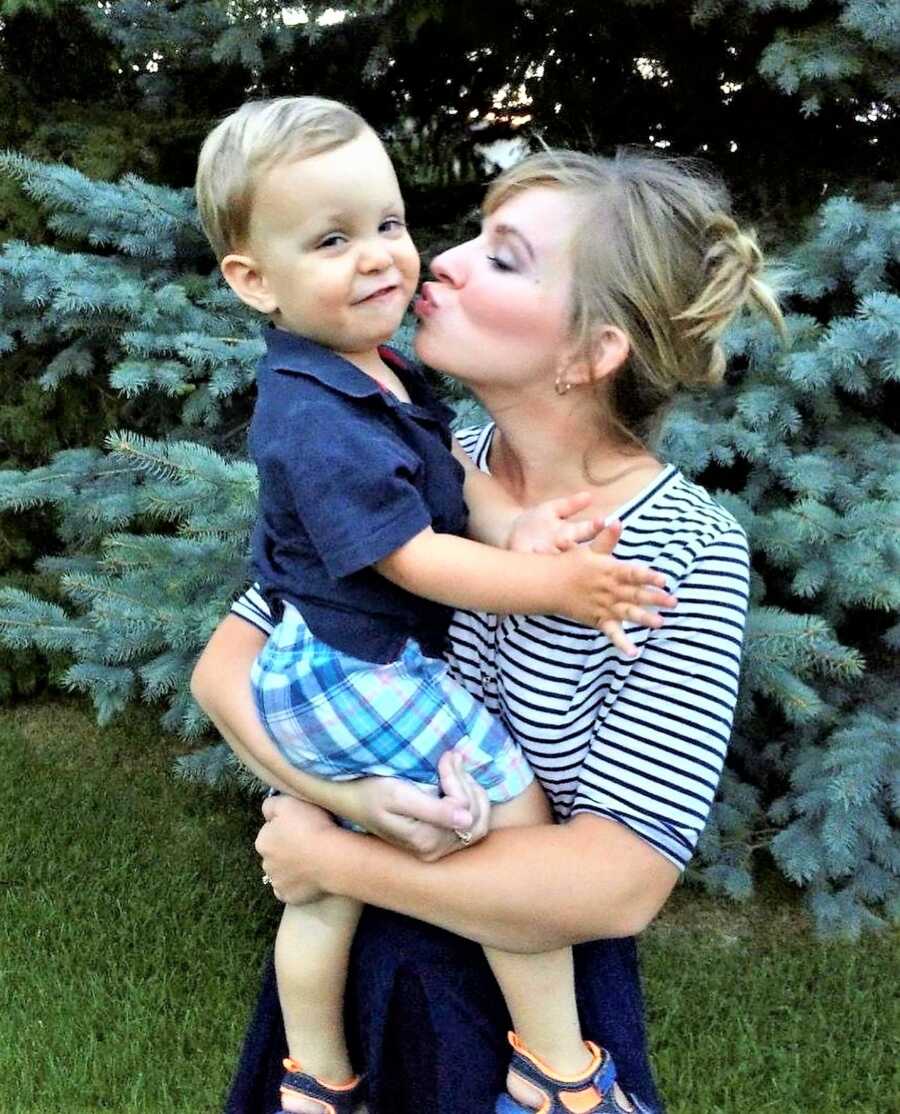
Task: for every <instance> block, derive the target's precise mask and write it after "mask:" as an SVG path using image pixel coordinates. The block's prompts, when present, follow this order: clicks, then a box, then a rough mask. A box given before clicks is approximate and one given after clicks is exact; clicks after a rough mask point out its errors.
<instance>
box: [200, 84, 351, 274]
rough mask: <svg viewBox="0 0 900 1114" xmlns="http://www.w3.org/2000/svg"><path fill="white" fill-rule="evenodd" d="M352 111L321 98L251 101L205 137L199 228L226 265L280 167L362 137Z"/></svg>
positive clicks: (202, 152) (201, 151)
mask: <svg viewBox="0 0 900 1114" xmlns="http://www.w3.org/2000/svg"><path fill="white" fill-rule="evenodd" d="M368 126H369V125H368V124H367V123H366V122H365V120H364V119H363V118H362V116H360V115H359V114H358V113H357V112H354V111H353V109H352V108H348V107H347V106H346V105H345V104H341V103H340V102H339V101H329V100H325V99H324V98H322V97H278V98H277V99H275V100H267V101H248V102H247V104H244V105H241V107H240V108H239V109H238V110H237V111H236V112H232V114H231V115H230V116H226V118H225V119H224V120H223V121H222V122H221V123H220V124H219V125H218V126H217V127H215V128H213V130H212V131H211V132H210V133H209V135H208V136H207V137H206V139H205V141H204V143H203V146H202V147H201V148H200V157H199V159H198V162H197V182H196V191H197V206H198V208H199V210H200V223H201V224H202V225H203V230H204V232H205V233H206V235H207V238H208V239H209V242H210V244H211V245H212V249H213V251H214V252H215V253H216V258H217V259H219V260H221V259H222V258H223V256H226V255H228V253H229V252H231V251H234V250H236V249H238V248H240V247H241V246H242V245H243V244H244V243H245V241H246V238H247V232H248V230H249V227H250V214H251V212H252V210H253V195H254V191H255V189H256V186H257V184H258V183H259V180H260V177H261V176H262V174H263V173H264V172H265V171H266V170H268V169H270V168H271V167H272V166H274V165H275V164H276V163H279V162H284V161H285V160H292V159H298V158H305V157H307V156H309V155H318V154H321V153H322V152H324V151H329V150H331V149H332V148H333V147H340V146H341V145H342V144H344V143H349V142H350V140H352V139H356V137H357V136H358V135H360V134H362V132H363V131H365V130H366V129H367V128H368Z"/></svg>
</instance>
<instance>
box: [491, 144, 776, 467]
mask: <svg viewBox="0 0 900 1114" xmlns="http://www.w3.org/2000/svg"><path fill="white" fill-rule="evenodd" d="M539 186H549V187H551V188H557V189H562V190H565V191H566V192H568V193H570V194H571V195H572V196H573V197H574V198H575V200H576V203H577V213H578V216H577V218H576V227H575V229H574V236H573V241H572V252H573V260H574V265H573V283H572V303H571V330H572V336H573V337H574V338H575V340H576V341H577V343H578V345H579V349H580V351H581V352H582V353H583V354H584V355H585V356H589V355H590V353H591V348H592V343H593V336H594V333H595V330H596V329H597V327H598V326H601V325H604V324H608V325H614V326H616V327H618V328H620V329H622V331H623V332H624V333H625V334H626V335H627V336H628V339H629V341H630V343H631V353H630V356H629V358H628V360H627V361H626V363H625V365H624V366H623V367H622V368H621V369H619V371H618V372H617V373H616V375H615V376H614V377H613V380H612V382H611V384H609V385H608V394H607V397H606V400H605V404H606V414H605V415H604V416H605V419H606V421H607V424H608V426H609V429H610V432H612V433H614V434H617V435H618V436H619V437H621V438H622V439H624V440H625V441H626V442H630V443H632V444H639V445H643V444H645V443H646V441H647V439H648V438H649V437H651V436H652V434H653V433H655V432H656V428H657V426H658V422H659V418H660V417H661V415H662V412H663V409H664V405H665V403H666V402H667V401H668V400H669V399H670V398H671V396H672V395H673V394H674V392H675V390H676V389H677V388H678V387H679V386H694V387H695V386H702V385H709V384H714V383H717V382H719V381H720V380H721V378H722V375H723V373H724V370H725V358H724V354H723V352H722V348H721V345H720V344H719V338H720V337H721V335H722V333H723V332H724V330H725V329H726V327H727V326H728V324H729V322H730V321H731V319H732V318H733V317H734V315H735V313H737V312H738V310H739V309H740V308H741V307H742V306H743V305H745V304H747V303H751V304H754V305H755V306H756V307H757V308H759V309H761V310H762V311H763V312H764V313H765V314H766V315H767V316H768V317H769V319H770V320H771V321H772V322H773V324H774V325H775V327H776V328H777V329H778V330H779V332H781V333H782V335H783V333H784V323H783V321H782V317H781V312H780V310H779V308H778V304H777V302H776V300H775V297H774V295H773V293H772V291H771V290H770V289H769V287H768V286H767V285H766V284H765V283H764V282H763V281H762V280H761V279H760V277H759V272H760V270H761V268H762V253H761V251H760V249H759V246H758V245H757V243H756V239H755V237H754V235H753V233H752V232H743V231H741V229H740V228H738V226H737V224H736V223H735V221H734V220H733V219H732V217H731V216H730V215H729V213H728V195H727V192H726V190H725V187H724V185H723V184H722V183H721V182H720V181H717V180H716V179H715V178H713V177H712V176H711V175H710V174H709V173H708V172H705V171H703V170H702V169H701V168H700V167H699V165H698V164H696V163H693V162H690V161H688V160H678V159H672V158H665V157H662V156H656V155H650V154H646V153H644V152H637V151H628V150H621V151H619V152H618V153H617V154H616V156H615V157H614V158H604V157H602V156H598V155H588V154H583V153H580V152H577V151H567V150H547V151H542V152H540V153H538V154H535V155H531V156H529V157H527V158H526V159H524V160H523V161H522V162H520V163H518V164H517V165H516V166H513V167H511V168H510V169H509V170H507V171H505V172H504V173H503V174H501V175H500V176H499V177H498V178H497V179H496V180H495V181H494V182H493V183H492V184H491V186H490V188H489V190H488V192H487V196H486V197H485V202H484V211H485V212H486V213H488V214H490V213H492V212H494V210H496V209H497V208H498V207H499V206H500V205H502V204H503V202H504V201H506V200H507V199H508V198H510V197H512V196H514V195H516V194H519V193H521V192H522V191H523V190H527V189H531V188H533V187H539ZM605 389H606V388H605Z"/></svg>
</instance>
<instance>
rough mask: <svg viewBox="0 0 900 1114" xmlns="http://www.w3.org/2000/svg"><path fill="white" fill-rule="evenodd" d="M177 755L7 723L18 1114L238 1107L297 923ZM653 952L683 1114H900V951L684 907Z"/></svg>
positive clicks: (7, 1096) (148, 722) (87, 722)
mask: <svg viewBox="0 0 900 1114" xmlns="http://www.w3.org/2000/svg"><path fill="white" fill-rule="evenodd" d="M171 755H172V741H171V740H170V739H161V738H160V737H159V735H158V732H157V729H156V725H155V721H154V719H153V718H152V717H151V716H148V715H141V714H134V715H132V716H130V717H129V718H128V719H127V720H126V721H123V722H120V723H118V724H117V725H115V726H114V727H112V728H107V729H105V730H103V731H101V730H99V729H97V728H96V727H95V726H94V725H93V723H92V721H91V719H90V716H89V714H88V713H87V712H86V711H85V709H84V707H83V706H82V705H81V704H79V703H77V702H75V701H67V700H56V701H53V702H49V701H48V702H46V703H42V704H37V705H32V706H30V707H27V708H21V709H19V710H17V711H4V712H0V815H2V817H3V823H2V844H0V1114H47V1112H49V1111H59V1112H60V1114H87V1112H89V1111H114V1112H116V1114H188V1112H190V1114H218V1111H219V1110H220V1109H221V1099H222V1094H223V1091H224V1088H225V1086H226V1084H227V1081H228V1078H229V1075H230V1072H231V1068H232V1066H233V1063H234V1058H235V1056H236V1053H237V1049H238V1046H239V1043H240V1039H241V1034H242V1031H243V1027H244V1024H245V1021H246V1017H247V1011H248V1010H249V1008H250V1004H251V1002H252V1000H253V997H254V992H255V988H256V983H257V976H258V970H259V964H260V962H261V958H262V955H263V953H264V950H265V948H266V946H267V943H268V940H269V939H270V936H271V934H272V931H273V929H274V925H275V919H276V910H275V908H274V906H273V904H272V902H271V897H270V895H269V894H268V892H267V891H265V890H264V889H263V888H262V887H261V886H260V884H259V868H258V865H257V862H256V858H255V856H254V854H253V851H252V836H253V831H254V828H255V816H256V812H255V809H253V808H251V807H250V806H248V805H247V804H246V803H245V802H242V801H241V800H239V799H238V798H222V797H220V796H214V795H212V794H209V793H205V792H202V791H200V790H198V789H197V788H195V787H193V786H186V785H184V784H182V783H179V782H178V781H176V780H175V779H173V778H172V776H171V774H170V772H169V770H170V761H171ZM642 954H643V960H644V971H645V980H646V992H647V998H648V1013H649V1019H650V1026H651V1039H652V1045H653V1052H654V1059H655V1063H656V1065H657V1070H658V1074H659V1078H660V1082H661V1084H662V1088H663V1091H664V1093H665V1095H666V1097H667V1099H668V1102H669V1107H670V1114H688V1112H690V1114H745V1112H746V1114H750V1112H753V1114H763V1112H765V1111H773V1112H774V1111H779V1112H782V1111H791V1112H797V1114H805V1112H807V1111H808V1112H809V1114H848V1112H859V1114H863V1112H865V1114H876V1112H878V1114H900V995H898V993H897V973H898V970H900V962H898V961H900V946H898V939H897V937H896V936H893V937H884V938H879V939H867V940H865V941H863V942H862V943H861V944H858V945H838V944H828V945H826V944H822V943H820V942H817V941H815V940H813V939H812V938H811V937H810V935H809V931H808V929H807V928H806V926H805V923H804V921H803V918H802V915H801V914H800V913H799V911H798V907H797V903H796V899H794V898H793V897H792V895H789V894H786V893H785V892H783V891H781V890H779V889H778V888H777V887H770V892H769V893H768V894H767V895H766V896H765V898H764V899H763V900H762V901H760V902H759V903H756V904H754V905H753V906H752V907H748V909H745V910H735V909H733V908H732V907H730V906H726V905H723V904H719V903H716V902H713V901H711V900H709V899H707V898H704V897H701V896H700V895H698V894H696V893H695V892H692V891H684V892H679V893H678V894H677V895H676V896H675V898H674V899H673V901H672V902H671V903H670V907H669V908H668V909H667V911H666V914H665V915H664V917H663V918H662V919H661V920H660V922H659V923H658V924H657V925H656V926H655V927H654V928H653V929H652V930H651V931H650V932H648V933H647V935H646V937H645V939H644V942H643V948H642Z"/></svg>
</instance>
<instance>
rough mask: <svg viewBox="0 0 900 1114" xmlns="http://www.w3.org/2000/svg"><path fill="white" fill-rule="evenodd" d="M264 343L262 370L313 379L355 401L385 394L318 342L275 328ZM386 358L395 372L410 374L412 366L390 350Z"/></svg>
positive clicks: (268, 330)
mask: <svg viewBox="0 0 900 1114" xmlns="http://www.w3.org/2000/svg"><path fill="white" fill-rule="evenodd" d="M263 340H265V342H266V353H265V355H264V356H263V358H262V364H261V366H262V367H264V368H266V369H267V370H269V371H288V372H293V373H295V374H297V375H309V376H311V377H312V378H313V379H316V380H318V381H319V382H320V383H322V384H324V385H325V386H326V387H331V388H332V389H333V390H335V391H340V392H341V394H345V395H350V396H351V397H353V398H365V397H367V396H368V395H380V394H381V393H382V391H381V387H380V386H379V385H378V384H377V383H376V382H375V380H374V379H373V378H372V377H371V376H370V375H366V373H365V372H364V371H360V370H359V368H358V367H356V366H354V365H353V364H351V363H350V361H349V360H347V359H345V358H344V357H343V356H339V355H338V354H337V352H332V351H331V349H330V348H323V346H322V345H321V344H316V342H315V341H314V340H309V339H307V338H306V337H301V336H297V335H296V334H294V333H289V332H288V331H287V330H286V329H279V328H277V327H276V326H275V325H268V326H266V328H265V329H264V330H263ZM382 355H384V356H386V357H387V362H389V363H390V364H391V365H392V366H393V367H394V368H395V369H398V370H401V371H408V370H410V365H409V364H408V363H407V362H406V361H405V360H403V359H402V357H400V356H399V355H398V354H397V353H396V352H393V351H391V350H389V349H388V350H382Z"/></svg>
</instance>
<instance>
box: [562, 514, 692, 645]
mask: <svg viewBox="0 0 900 1114" xmlns="http://www.w3.org/2000/svg"><path fill="white" fill-rule="evenodd" d="M621 532H622V524H621V523H620V522H613V523H610V524H609V525H608V526H606V527H605V528H604V529H603V530H601V532H600V533H599V534H598V535H597V537H596V538H595V540H594V541H593V542H592V543H591V545H590V546H580V547H577V548H575V549H572V550H571V551H570V552H568V553H564V554H563V555H562V556H561V557H560V559H559V565H560V573H561V575H562V579H561V585H560V587H561V603H562V606H561V607H560V608H559V613H560V614H561V615H567V616H568V617H569V618H570V619H575V620H577V622H579V623H585V624H586V625H587V626H590V627H596V628H597V629H598V630H602V631H603V633H604V634H605V635H606V636H607V638H608V639H609V640H610V642H612V643H613V645H614V646H617V647H618V648H619V649H620V650H621V651H622V652H623V653H624V654H627V655H628V656H629V657H634V656H635V654H637V647H636V646H635V644H634V643H633V642H632V641H631V639H629V638H628V637H627V635H626V634H625V632H624V630H623V629H622V623H623V621H625V620H627V621H629V622H631V623H638V624H639V625H641V626H645V627H654V628H656V627H661V626H662V625H663V621H662V618H661V616H660V615H658V614H657V613H656V611H655V610H654V611H648V610H647V607H652V608H666V609H669V608H673V607H675V606H676V604H677V603H678V600H677V599H676V598H675V597H674V596H672V595H669V593H668V592H666V590H665V579H664V577H663V575H662V573H658V572H655V571H654V570H653V569H648V568H646V567H645V566H644V565H634V564H629V563H627V562H625V561H619V560H617V559H616V558H615V557H613V556H611V554H612V551H613V549H615V546H616V543H617V542H618V540H619V535H620V534H621Z"/></svg>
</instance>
